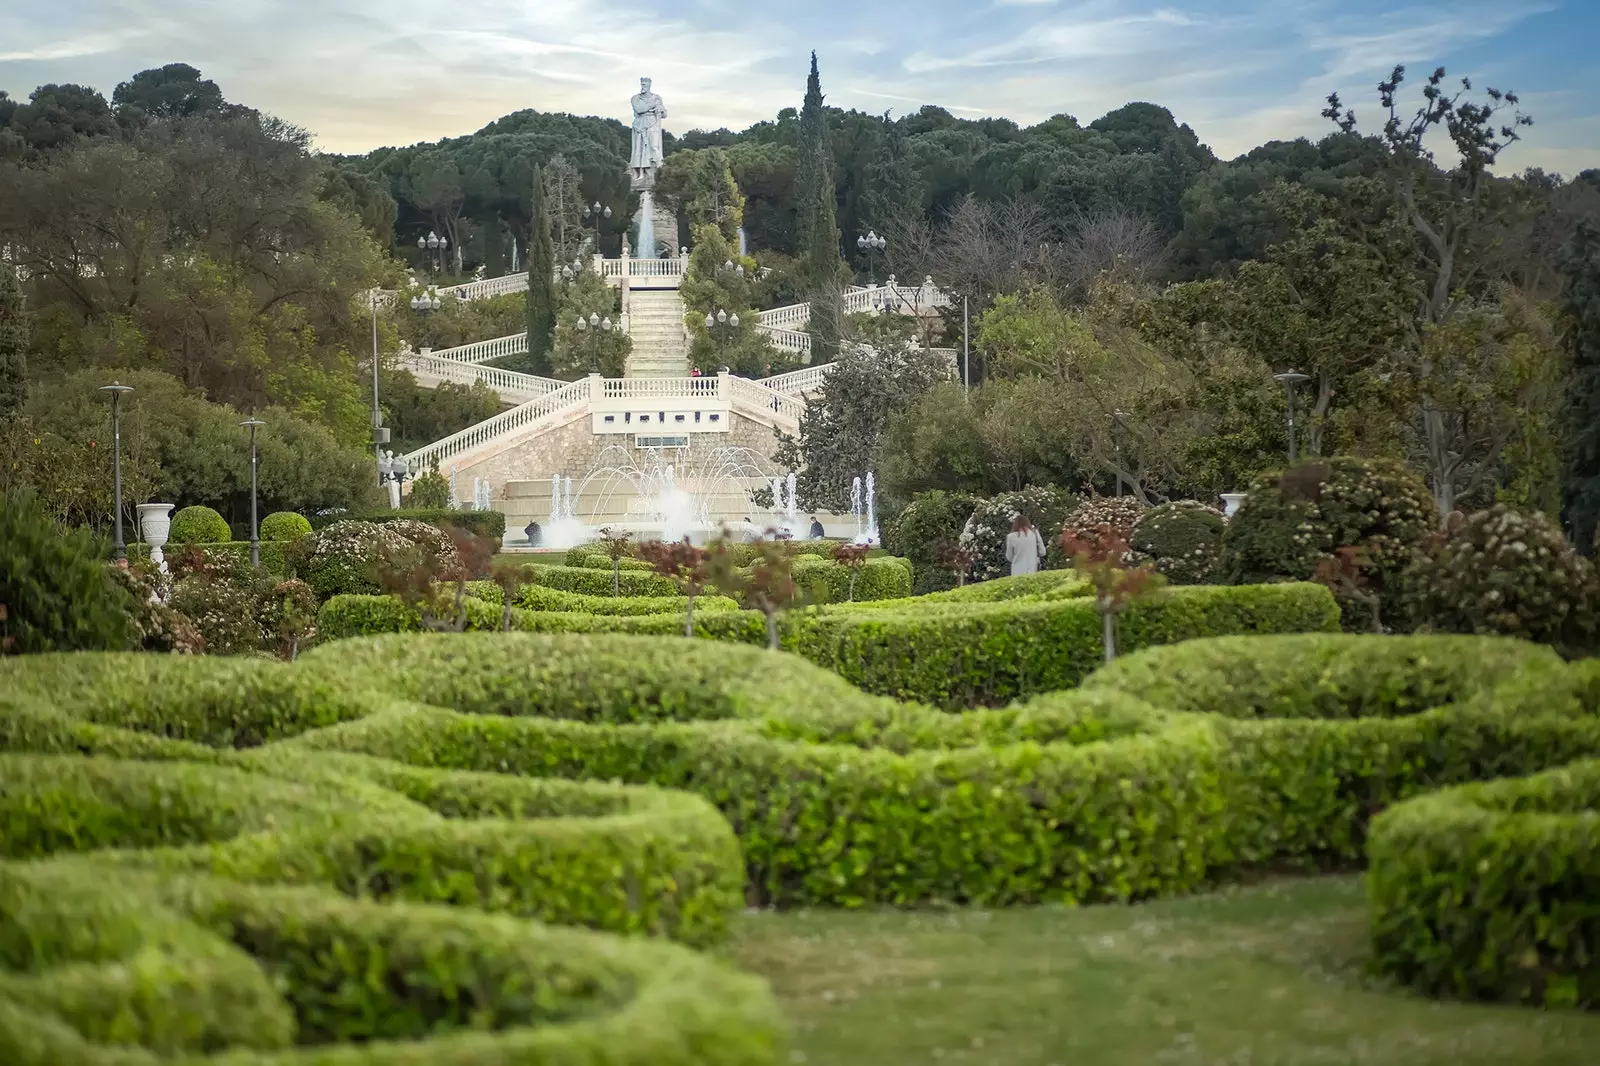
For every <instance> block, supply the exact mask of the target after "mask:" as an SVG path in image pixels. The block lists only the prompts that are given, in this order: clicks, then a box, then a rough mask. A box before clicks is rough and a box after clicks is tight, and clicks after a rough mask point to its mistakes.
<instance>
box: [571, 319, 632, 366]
mask: <svg viewBox="0 0 1600 1066" xmlns="http://www.w3.org/2000/svg"><path fill="white" fill-rule="evenodd" d="M573 328H575V329H576V330H577V331H578V335H579V336H580V337H582V338H583V344H584V346H585V347H586V348H587V349H588V350H589V372H590V373H591V374H598V373H600V338H601V337H602V336H603V335H604V334H606V333H610V332H612V331H613V330H619V329H621V328H622V323H620V322H617V323H613V322H612V321H611V316H610V315H607V316H606V317H605V318H601V317H600V312H598V311H591V312H589V317H588V318H587V319H586V318H584V317H583V316H582V315H579V316H578V320H577V321H576V322H575V323H573Z"/></svg>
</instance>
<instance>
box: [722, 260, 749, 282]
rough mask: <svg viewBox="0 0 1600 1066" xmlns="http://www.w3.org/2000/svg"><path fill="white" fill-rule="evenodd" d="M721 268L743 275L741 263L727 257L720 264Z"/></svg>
mask: <svg viewBox="0 0 1600 1066" xmlns="http://www.w3.org/2000/svg"><path fill="white" fill-rule="evenodd" d="M722 269H723V270H727V271H731V272H732V273H734V274H737V275H739V276H740V277H741V278H742V277H744V264H743V263H735V262H734V261H733V260H732V259H729V260H728V261H727V262H725V263H723V264H722Z"/></svg>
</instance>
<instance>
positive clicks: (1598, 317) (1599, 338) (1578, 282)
mask: <svg viewBox="0 0 1600 1066" xmlns="http://www.w3.org/2000/svg"><path fill="white" fill-rule="evenodd" d="M1561 272H1562V274H1563V276H1564V277H1565V279H1566V293H1565V295H1564V297H1563V304H1564V309H1565V311H1566V314H1567V332H1566V343H1567V352H1568V354H1569V355H1570V357H1571V359H1572V384H1571V386H1570V387H1569V388H1568V390H1567V398H1566V405H1565V407H1564V408H1563V409H1562V412H1561V414H1562V434H1561V440H1562V457H1561V458H1562V471H1561V473H1562V478H1561V480H1562V489H1563V496H1564V503H1565V506H1566V517H1567V525H1568V528H1569V529H1571V531H1572V536H1573V540H1574V542H1575V543H1576V544H1577V545H1578V547H1579V549H1580V550H1582V551H1585V552H1588V551H1592V550H1594V548H1595V546H1596V531H1597V528H1600V220H1595V219H1590V220H1588V221H1586V222H1584V223H1583V224H1582V225H1580V226H1579V227H1578V229H1577V232H1576V233H1574V234H1573V235H1572V240H1571V241H1570V242H1569V243H1568V244H1567V247H1566V249H1565V251H1564V253H1563V254H1562V257H1561Z"/></svg>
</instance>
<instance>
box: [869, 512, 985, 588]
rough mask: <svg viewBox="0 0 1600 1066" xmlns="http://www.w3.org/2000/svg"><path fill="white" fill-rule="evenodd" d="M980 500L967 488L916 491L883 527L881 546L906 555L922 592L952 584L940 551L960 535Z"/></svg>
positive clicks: (951, 585)
mask: <svg viewBox="0 0 1600 1066" xmlns="http://www.w3.org/2000/svg"><path fill="white" fill-rule="evenodd" d="M980 502H981V501H980V500H979V498H978V497H977V496H974V495H972V494H971V493H966V492H945V491H943V490H942V489H936V490H934V491H932V492H919V493H917V494H916V495H915V496H913V497H912V498H911V502H910V503H908V504H906V506H905V509H904V510H902V511H901V512H900V513H899V514H898V515H896V516H895V517H894V520H893V521H891V522H889V523H888V524H886V525H885V526H884V528H883V546H884V547H885V548H887V549H888V550H889V553H890V554H891V555H897V556H899V557H900V558H902V559H909V560H910V561H911V567H912V570H913V572H914V573H915V574H916V579H915V580H916V586H917V588H918V589H920V590H921V591H923V592H929V591H933V590H935V589H943V588H951V587H954V585H955V583H956V579H955V575H954V574H952V573H951V572H950V571H948V570H946V569H944V566H943V563H944V559H943V552H944V550H945V549H947V548H951V547H954V546H955V544H956V542H957V541H959V540H960V539H961V530H962V529H963V528H964V527H965V526H966V522H967V519H969V518H971V517H972V512H973V511H974V510H976V509H977V506H978V504H979V503H980Z"/></svg>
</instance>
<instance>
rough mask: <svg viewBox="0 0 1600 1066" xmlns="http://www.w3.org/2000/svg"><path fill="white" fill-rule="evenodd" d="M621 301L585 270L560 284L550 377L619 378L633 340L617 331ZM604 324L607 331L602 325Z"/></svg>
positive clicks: (597, 277)
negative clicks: (580, 323) (581, 324)
mask: <svg viewBox="0 0 1600 1066" xmlns="http://www.w3.org/2000/svg"><path fill="white" fill-rule="evenodd" d="M621 301H622V297H621V294H620V292H619V290H617V289H613V288H612V287H611V286H610V285H607V284H606V282H605V279H604V278H602V277H600V275H598V274H596V273H595V272H594V271H592V270H589V269H587V268H585V269H584V270H581V271H579V272H578V273H577V274H574V275H573V276H572V277H571V278H570V279H568V280H566V281H564V282H562V284H561V287H560V291H559V293H558V294H557V304H556V317H555V320H554V321H555V333H554V334H553V340H552V341H551V349H550V370H549V373H550V374H551V375H553V376H554V377H558V378H560V379H562V380H563V381H576V380H577V379H579V378H581V377H583V376H584V375H585V374H590V373H599V374H601V375H603V376H605V377H608V378H619V377H621V376H622V375H623V372H624V371H625V370H626V368H627V365H628V355H629V354H630V353H631V352H632V351H633V338H632V337H630V336H629V335H628V334H626V333H624V332H622V330H621V329H620V326H621V322H622V302H621ZM580 317H581V318H583V320H584V322H585V323H586V325H585V327H584V328H583V329H579V328H578V319H579V318H580ZM591 319H594V321H590V320H591ZM608 321H609V322H610V323H611V328H610V329H607V328H606V325H605V323H606V322H608ZM511 362H512V361H510V360H508V361H507V362H506V365H507V366H508V367H509V366H510V365H511Z"/></svg>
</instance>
